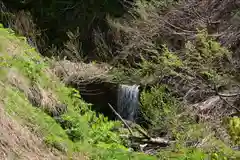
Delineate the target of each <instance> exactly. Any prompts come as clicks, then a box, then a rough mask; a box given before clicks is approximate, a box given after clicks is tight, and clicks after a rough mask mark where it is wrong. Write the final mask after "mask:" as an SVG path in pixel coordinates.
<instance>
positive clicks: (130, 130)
mask: <svg viewBox="0 0 240 160" xmlns="http://www.w3.org/2000/svg"><path fill="white" fill-rule="evenodd" d="M108 105H109V107H110V108H111V110H112V111H113V112H114V113H115V114H116V116H117V117H118V118H119V119H120V120H121V121H122V122H123V124H124V125H125V126H126V127H127V129H128V130H129V132H130V133H131V135H132V136H133V132H132V129H131V128H130V127H129V125H128V124H127V123H126V122H125V120H124V119H123V118H122V117H121V116H120V114H118V113H117V111H116V110H115V109H114V108H113V107H112V105H111V104H110V103H108Z"/></svg>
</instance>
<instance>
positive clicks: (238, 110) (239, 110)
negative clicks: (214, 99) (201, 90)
mask: <svg viewBox="0 0 240 160" xmlns="http://www.w3.org/2000/svg"><path fill="white" fill-rule="evenodd" d="M219 97H220V99H221V100H223V101H224V102H225V103H226V104H227V105H229V106H230V107H232V108H234V109H235V110H236V111H237V112H239V113H240V109H238V108H237V107H235V106H234V105H232V104H230V103H229V102H228V101H227V100H226V99H224V98H223V97H221V96H219Z"/></svg>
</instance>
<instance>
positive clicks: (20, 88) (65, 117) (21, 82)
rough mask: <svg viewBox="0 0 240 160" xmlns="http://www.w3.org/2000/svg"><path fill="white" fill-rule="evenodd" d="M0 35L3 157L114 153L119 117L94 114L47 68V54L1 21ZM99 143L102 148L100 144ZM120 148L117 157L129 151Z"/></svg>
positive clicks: (103, 156)
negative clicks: (112, 118) (44, 56)
mask: <svg viewBox="0 0 240 160" xmlns="http://www.w3.org/2000/svg"><path fill="white" fill-rule="evenodd" d="M0 40H1V43H0V46H1V47H0V48H1V51H0V52H1V81H0V84H1V87H0V89H1V112H0V113H1V122H0V124H1V134H2V138H1V143H0V144H1V156H2V157H1V159H16V158H17V159H45V158H47V159H71V158H72V159H91V157H92V158H93V159H96V157H97V159H107V158H109V159H111V157H112V156H114V157H115V156H117V154H118V151H114V148H118V147H120V148H124V147H123V146H122V147H121V145H119V143H120V141H121V140H120V139H119V138H118V136H117V134H116V133H113V132H111V131H110V129H111V128H112V127H113V126H115V125H117V122H110V121H107V119H106V118H104V117H102V116H101V117H98V118H97V117H96V115H95V113H94V112H91V111H90V110H89V109H88V104H86V103H85V102H83V101H82V100H81V99H79V94H78V93H77V91H76V90H74V89H72V88H67V87H65V86H64V84H63V83H61V82H60V80H59V79H57V78H56V77H55V76H54V75H53V74H52V73H51V71H50V69H49V67H48V64H49V62H48V60H47V59H44V58H42V57H41V56H40V55H39V54H38V53H37V52H36V51H35V49H34V48H31V47H30V46H29V45H28V44H27V43H26V39H25V38H24V37H16V36H15V34H14V32H13V31H12V30H9V29H4V28H3V27H2V26H1V28H0ZM80 113H82V114H80ZM92 122H94V123H93V124H91V123H92ZM98 145H99V147H97V146H98ZM101 146H102V147H103V149H98V148H101ZM114 146H116V147H114ZM109 147H111V149H108V150H106V151H104V148H109ZM123 150H125V151H121V155H120V156H119V158H118V159H120V158H124V157H125V156H126V157H128V156H131V155H128V154H126V155H125V154H124V152H126V149H123ZM112 152H113V153H115V154H116V155H115V154H114V155H113V153H112ZM126 153H127V152H126ZM11 156H12V157H11ZM94 157H95V158H94ZM117 157H118V156H117ZM143 158H144V157H143Z"/></svg>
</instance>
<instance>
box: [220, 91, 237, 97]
mask: <svg viewBox="0 0 240 160" xmlns="http://www.w3.org/2000/svg"><path fill="white" fill-rule="evenodd" d="M217 95H218V96H221V97H236V96H239V95H240V93H232V94H224V93H218V92H217Z"/></svg>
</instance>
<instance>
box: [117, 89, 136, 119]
mask: <svg viewBox="0 0 240 160" xmlns="http://www.w3.org/2000/svg"><path fill="white" fill-rule="evenodd" d="M138 87H139V86H138V85H132V86H129V85H120V86H119V88H118V99H117V112H118V113H119V114H120V115H121V116H122V118H123V119H126V120H130V121H135V119H136V117H137V113H138V109H139V88H138Z"/></svg>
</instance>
